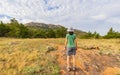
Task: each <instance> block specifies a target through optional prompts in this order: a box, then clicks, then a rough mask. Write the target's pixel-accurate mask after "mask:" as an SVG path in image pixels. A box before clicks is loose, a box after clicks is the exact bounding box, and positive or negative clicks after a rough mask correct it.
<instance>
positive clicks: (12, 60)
mask: <svg viewBox="0 0 120 75" xmlns="http://www.w3.org/2000/svg"><path fill="white" fill-rule="evenodd" d="M64 41H65V39H64V38H59V39H14V38H0V75H33V74H34V75H59V66H58V63H57V61H56V56H54V55H51V54H50V53H46V51H47V46H54V47H55V46H58V45H64ZM91 46H98V47H99V48H100V52H102V53H111V54H120V40H119V39H111V40H106V39H99V40H94V39H78V47H79V48H81V49H86V48H87V47H91Z"/></svg>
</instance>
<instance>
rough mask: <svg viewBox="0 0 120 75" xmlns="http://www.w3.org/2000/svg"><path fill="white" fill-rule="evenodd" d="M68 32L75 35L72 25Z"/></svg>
mask: <svg viewBox="0 0 120 75" xmlns="http://www.w3.org/2000/svg"><path fill="white" fill-rule="evenodd" d="M67 32H68V33H69V34H70V35H73V34H74V29H73V28H72V27H71V28H68V29H67Z"/></svg>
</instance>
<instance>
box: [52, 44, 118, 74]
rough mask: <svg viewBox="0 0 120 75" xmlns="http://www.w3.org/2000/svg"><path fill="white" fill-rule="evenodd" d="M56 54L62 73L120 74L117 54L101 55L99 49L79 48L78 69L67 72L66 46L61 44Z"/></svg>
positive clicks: (77, 56)
mask: <svg viewBox="0 0 120 75" xmlns="http://www.w3.org/2000/svg"><path fill="white" fill-rule="evenodd" d="M54 54H55V55H56V56H57V57H58V59H57V61H58V63H59V66H60V69H61V70H60V74H61V75H120V61H118V60H117V58H116V57H117V55H114V56H113V55H101V54H100V53H99V50H82V49H78V50H77V54H76V68H77V69H76V71H70V72H67V70H66V54H65V50H64V46H62V45H60V46H59V48H58V50H57V51H55V52H54Z"/></svg>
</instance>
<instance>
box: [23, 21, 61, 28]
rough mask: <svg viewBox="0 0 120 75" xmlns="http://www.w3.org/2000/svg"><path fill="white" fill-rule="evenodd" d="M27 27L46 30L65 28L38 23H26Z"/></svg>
mask: <svg viewBox="0 0 120 75" xmlns="http://www.w3.org/2000/svg"><path fill="white" fill-rule="evenodd" d="M25 26H27V27H32V28H45V29H46V28H50V29H54V28H62V27H63V26H61V25H54V24H45V23H37V22H30V23H26V24H25Z"/></svg>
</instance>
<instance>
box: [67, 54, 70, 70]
mask: <svg viewBox="0 0 120 75" xmlns="http://www.w3.org/2000/svg"><path fill="white" fill-rule="evenodd" d="M67 68H70V56H67Z"/></svg>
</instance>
